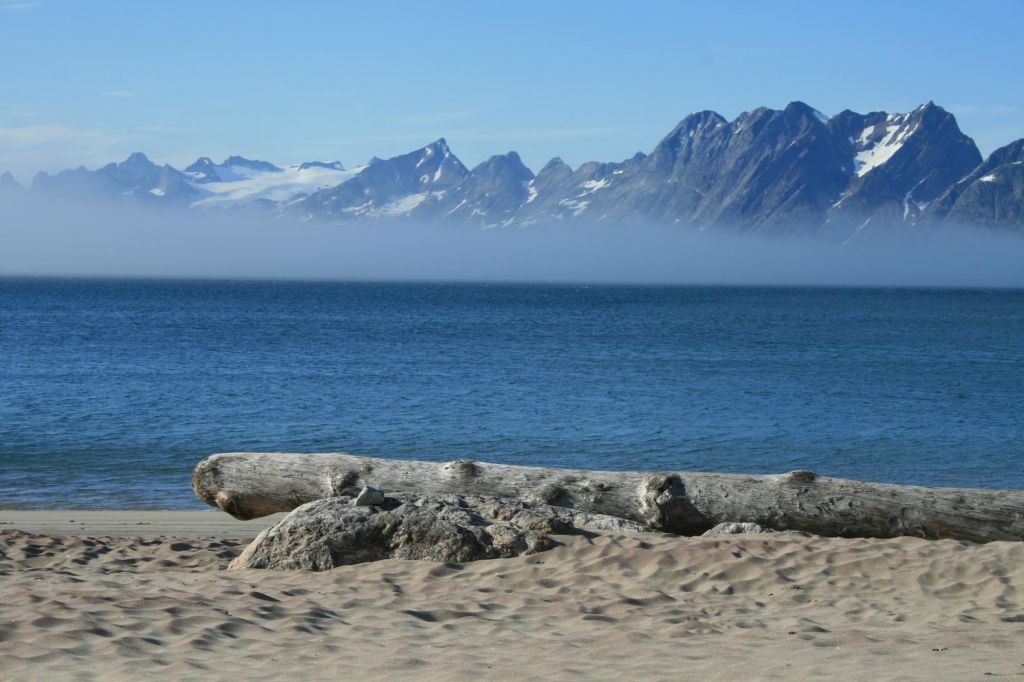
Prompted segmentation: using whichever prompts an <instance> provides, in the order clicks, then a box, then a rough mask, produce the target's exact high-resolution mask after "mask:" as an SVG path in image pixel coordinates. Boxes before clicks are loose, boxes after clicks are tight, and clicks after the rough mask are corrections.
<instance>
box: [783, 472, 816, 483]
mask: <svg viewBox="0 0 1024 682" xmlns="http://www.w3.org/2000/svg"><path fill="white" fill-rule="evenodd" d="M817 479H818V474H816V473H814V472H813V471H804V470H802V469H798V470H797V471H790V472H789V473H788V474H782V481H783V483H792V484H794V485H806V484H808V483H814V482H815V481H816V480H817Z"/></svg>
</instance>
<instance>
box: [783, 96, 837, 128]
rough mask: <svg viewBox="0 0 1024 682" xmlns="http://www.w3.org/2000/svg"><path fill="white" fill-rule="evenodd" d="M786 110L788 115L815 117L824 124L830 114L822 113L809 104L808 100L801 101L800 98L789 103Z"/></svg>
mask: <svg viewBox="0 0 1024 682" xmlns="http://www.w3.org/2000/svg"><path fill="white" fill-rule="evenodd" d="M784 111H785V113H786V115H787V116H791V117H797V116H799V117H801V118H807V119H814V120H816V121H818V122H819V123H821V124H822V125H825V124H827V123H828V121H829V117H828V116H826V115H825V114H823V113H821V112H820V111H818V110H817V109H815V108H814V107H812V106H811V105H810V104H807V103H806V102H801V101H800V100H794V101H792V102H790V103H789V104H787V105H786V108H785V110H784Z"/></svg>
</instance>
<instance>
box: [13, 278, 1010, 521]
mask: <svg viewBox="0 0 1024 682" xmlns="http://www.w3.org/2000/svg"><path fill="white" fill-rule="evenodd" d="M1022 408H1024V292H1022V291H1005V290H991V291H989V290H910V289H823V288H812V289H807V288H752V287H748V288H739V287H738V288H727V287H621V286H564V285H563V286H543V285H507V284H494V285H484V284H371V283H364V284H358V283H281V282H277V283H272V282H226V281H146V280H83V279H79V280H76V279H68V280H56V279H3V280H0V508H12V507H58V508H61V507H62V508H89V507H104V508H174V509H177V508H181V509H185V508H200V507H201V506H202V505H201V504H200V503H199V502H198V501H196V500H195V499H194V497H193V494H192V491H191V486H190V472H191V469H192V467H193V466H194V465H195V463H196V462H197V461H198V460H199V459H201V458H202V457H203V456H205V455H207V454H210V453H212V452H218V451H226V450H264V451H266V450H290V451H331V450H347V451H352V452H356V453H359V454H368V455H375V456H382V457H396V458H422V459H431V460H447V459H455V458H474V459H481V460H488V461H495V462H507V463H518V464H538V465H539V464H543V465H550V466H562V467H587V468H598V469H662V470H665V469H670V470H703V471H730V472H752V473H770V472H782V471H788V470H792V469H811V470H814V471H817V472H819V473H822V474H825V475H833V476H842V477H848V478H859V479H867V480H877V481H891V482H901V483H917V484H927V485H950V486H980V487H1009V488H1014V487H1015V488H1021V487H1024V429H1022V426H1024V416H1022V414H1024V409H1022Z"/></svg>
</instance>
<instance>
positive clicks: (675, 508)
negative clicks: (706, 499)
mask: <svg viewBox="0 0 1024 682" xmlns="http://www.w3.org/2000/svg"><path fill="white" fill-rule="evenodd" d="M638 492H639V495H638V498H639V500H638V502H639V508H640V514H641V515H642V516H643V518H644V519H645V520H646V521H647V523H648V524H649V525H650V526H651V527H652V528H656V529H658V530H663V531H666V532H669V533H679V534H682V535H696V534H697V533H703V532H704V531H705V530H707V529H708V528H710V527H711V526H712V524H711V522H710V521H709V520H708V519H707V518H706V517H705V516H704V515H703V514H701V513H700V511H698V510H697V508H696V507H694V506H693V503H692V502H691V501H690V499H689V497H688V496H687V494H686V486H685V485H683V480H682V479H681V478H679V476H677V475H675V474H656V475H653V476H648V477H646V478H644V479H643V480H642V481H641V482H640V490H639V491H638Z"/></svg>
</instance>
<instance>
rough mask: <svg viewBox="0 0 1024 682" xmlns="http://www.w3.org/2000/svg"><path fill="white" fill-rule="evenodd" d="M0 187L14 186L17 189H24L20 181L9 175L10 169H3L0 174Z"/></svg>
mask: <svg viewBox="0 0 1024 682" xmlns="http://www.w3.org/2000/svg"><path fill="white" fill-rule="evenodd" d="M0 187H16V188H18V189H24V187H22V185H21V183H19V182H18V181H17V180H15V179H14V176H13V175H11V171H4V173H3V175H0Z"/></svg>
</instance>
